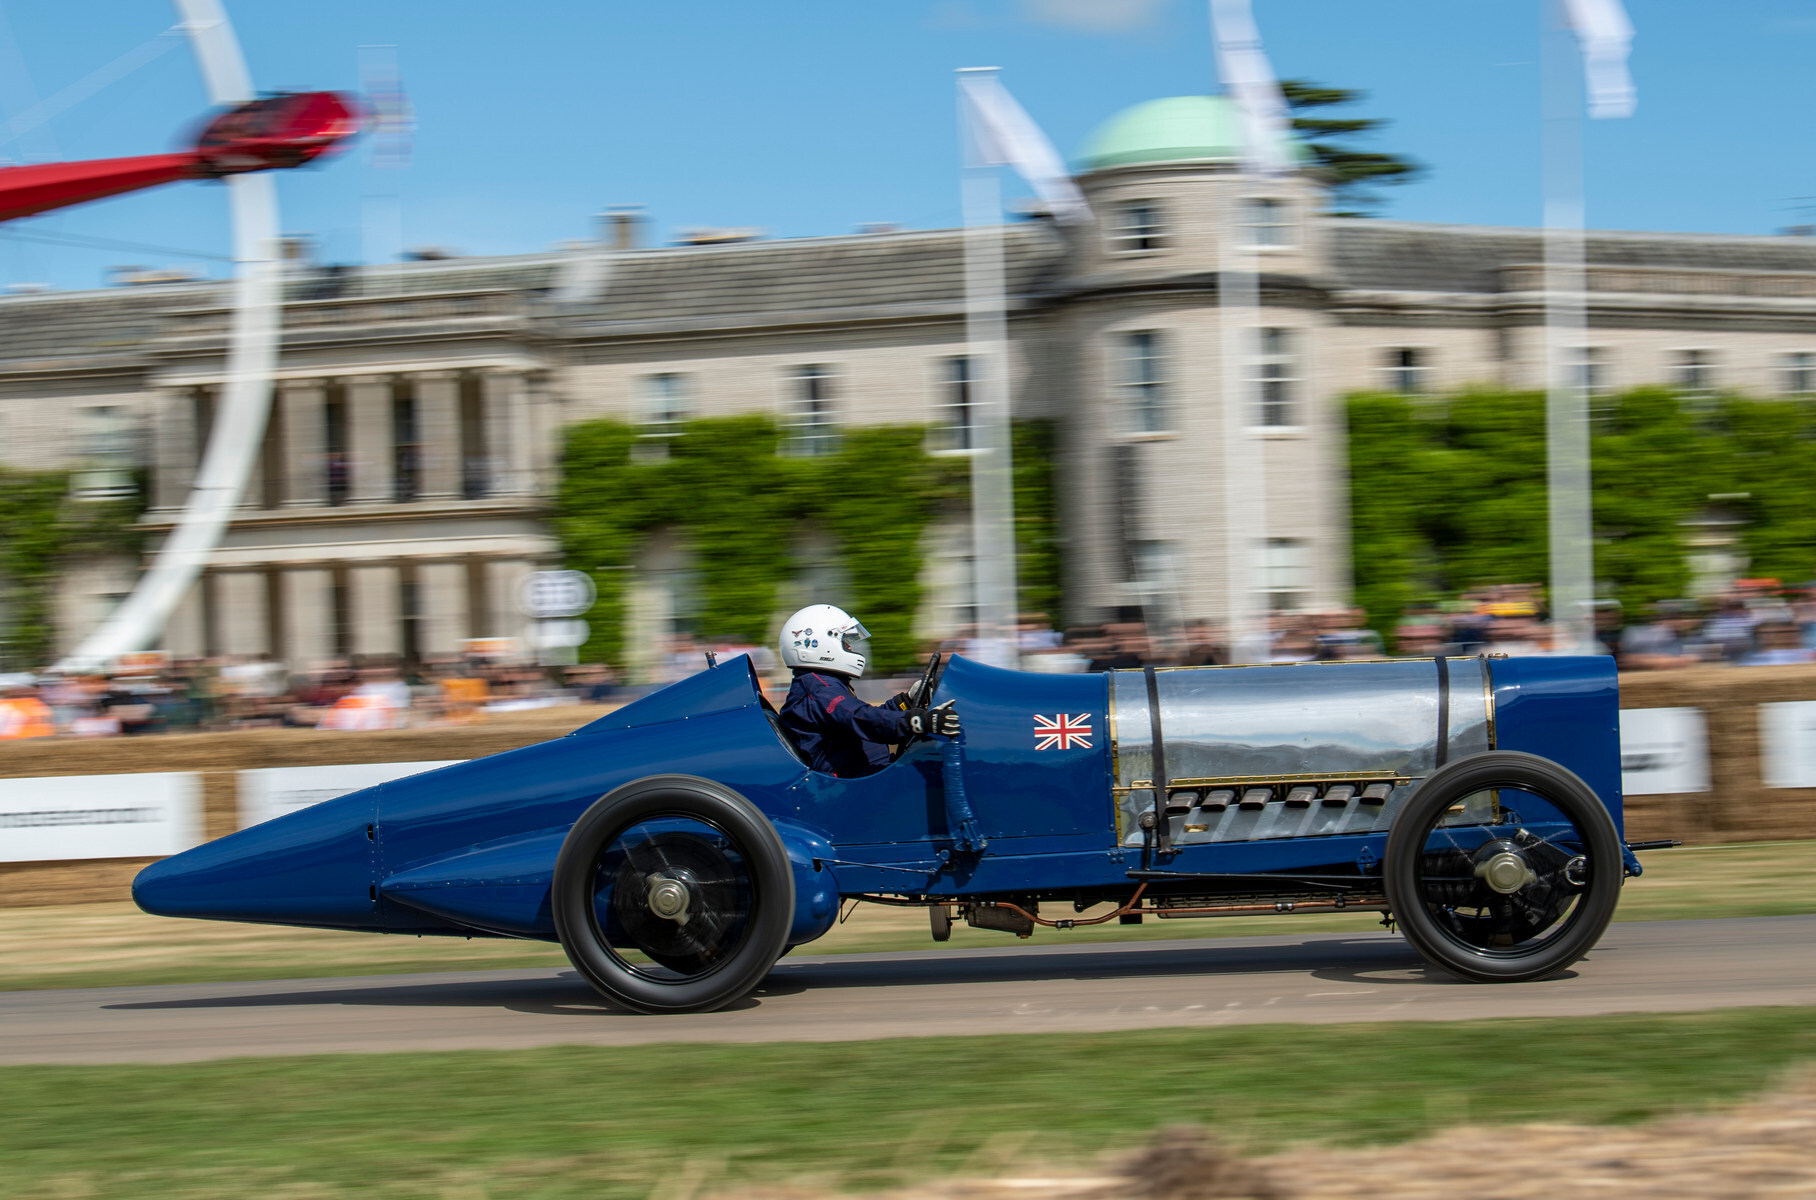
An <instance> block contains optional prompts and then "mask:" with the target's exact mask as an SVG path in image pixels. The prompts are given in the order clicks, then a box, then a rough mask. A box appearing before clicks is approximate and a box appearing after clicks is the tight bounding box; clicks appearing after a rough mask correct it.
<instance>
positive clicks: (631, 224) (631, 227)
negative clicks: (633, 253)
mask: <svg viewBox="0 0 1816 1200" xmlns="http://www.w3.org/2000/svg"><path fill="white" fill-rule="evenodd" d="M644 220H645V218H644V215H643V206H642V205H640V204H614V205H613V206H612V207H610V208H608V209H606V210H605V212H604V214H603V215H601V216H600V218H599V224H600V226H601V228H600V231H599V232H600V235H601V240H602V241H604V242H605V244H606V246H607V247H608V248H609V249H612V250H636V249H638V248H639V247H641V246H642V245H643V222H644Z"/></svg>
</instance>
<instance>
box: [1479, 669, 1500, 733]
mask: <svg viewBox="0 0 1816 1200" xmlns="http://www.w3.org/2000/svg"><path fill="white" fill-rule="evenodd" d="M1482 708H1483V710H1484V711H1485V712H1486V713H1487V714H1488V748H1489V749H1490V750H1497V749H1499V748H1500V739H1499V738H1497V737H1496V736H1495V730H1494V671H1493V669H1492V668H1491V667H1489V665H1488V658H1487V656H1486V655H1484V656H1482Z"/></svg>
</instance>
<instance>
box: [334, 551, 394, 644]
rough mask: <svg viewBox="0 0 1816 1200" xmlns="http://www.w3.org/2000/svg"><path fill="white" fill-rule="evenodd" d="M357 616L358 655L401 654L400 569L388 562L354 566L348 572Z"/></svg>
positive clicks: (354, 619)
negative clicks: (398, 593) (377, 564)
mask: <svg viewBox="0 0 1816 1200" xmlns="http://www.w3.org/2000/svg"><path fill="white" fill-rule="evenodd" d="M347 574H348V584H349V587H348V591H349V592H350V593H351V595H350V596H349V597H348V599H349V601H350V607H351V608H352V610H353V612H352V617H353V636H352V638H351V642H352V650H353V653H354V654H356V655H364V656H371V655H375V654H400V653H402V652H403V644H402V638H401V637H400V636H399V635H400V634H401V633H402V630H401V629H400V628H399V626H398V622H399V613H398V596H397V588H398V575H397V567H396V566H394V565H392V564H390V563H386V564H384V565H382V566H375V567H365V566H360V567H354V568H352V569H351V570H349V571H348V572H347Z"/></svg>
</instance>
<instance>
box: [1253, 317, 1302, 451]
mask: <svg viewBox="0 0 1816 1200" xmlns="http://www.w3.org/2000/svg"><path fill="white" fill-rule="evenodd" d="M1258 333H1259V334H1260V337H1259V345H1258V346H1257V350H1258V354H1257V355H1256V360H1255V383H1256V388H1255V391H1256V394H1257V395H1258V396H1259V398H1260V401H1261V424H1262V425H1263V426H1265V427H1268V428H1278V427H1282V426H1291V425H1297V424H1298V423H1299V414H1298V411H1297V410H1298V405H1297V404H1296V402H1295V397H1294V392H1295V390H1296V389H1297V387H1298V384H1299V380H1298V370H1297V368H1296V366H1295V364H1294V362H1293V331H1292V330H1290V329H1262V330H1259V331H1258Z"/></svg>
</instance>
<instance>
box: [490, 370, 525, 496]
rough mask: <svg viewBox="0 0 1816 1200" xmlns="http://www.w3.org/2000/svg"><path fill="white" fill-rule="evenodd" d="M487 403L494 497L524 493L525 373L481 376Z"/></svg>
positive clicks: (491, 373) (493, 372) (499, 373)
mask: <svg viewBox="0 0 1816 1200" xmlns="http://www.w3.org/2000/svg"><path fill="white" fill-rule="evenodd" d="M480 389H481V391H480V395H481V397H482V398H483V400H484V403H485V431H486V447H487V453H488V459H487V463H488V468H489V469H488V474H489V475H490V477H491V481H492V486H491V489H490V494H491V495H494V496H520V495H523V494H524V493H525V492H526V491H527V490H528V487H529V469H528V468H529V450H530V446H529V440H530V439H529V430H528V428H527V422H526V419H525V417H526V412H525V408H526V403H525V402H526V397H525V386H524V378H523V374H522V373H521V372H519V371H488V372H487V373H486V374H485V375H483V376H482V377H481V379H480Z"/></svg>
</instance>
